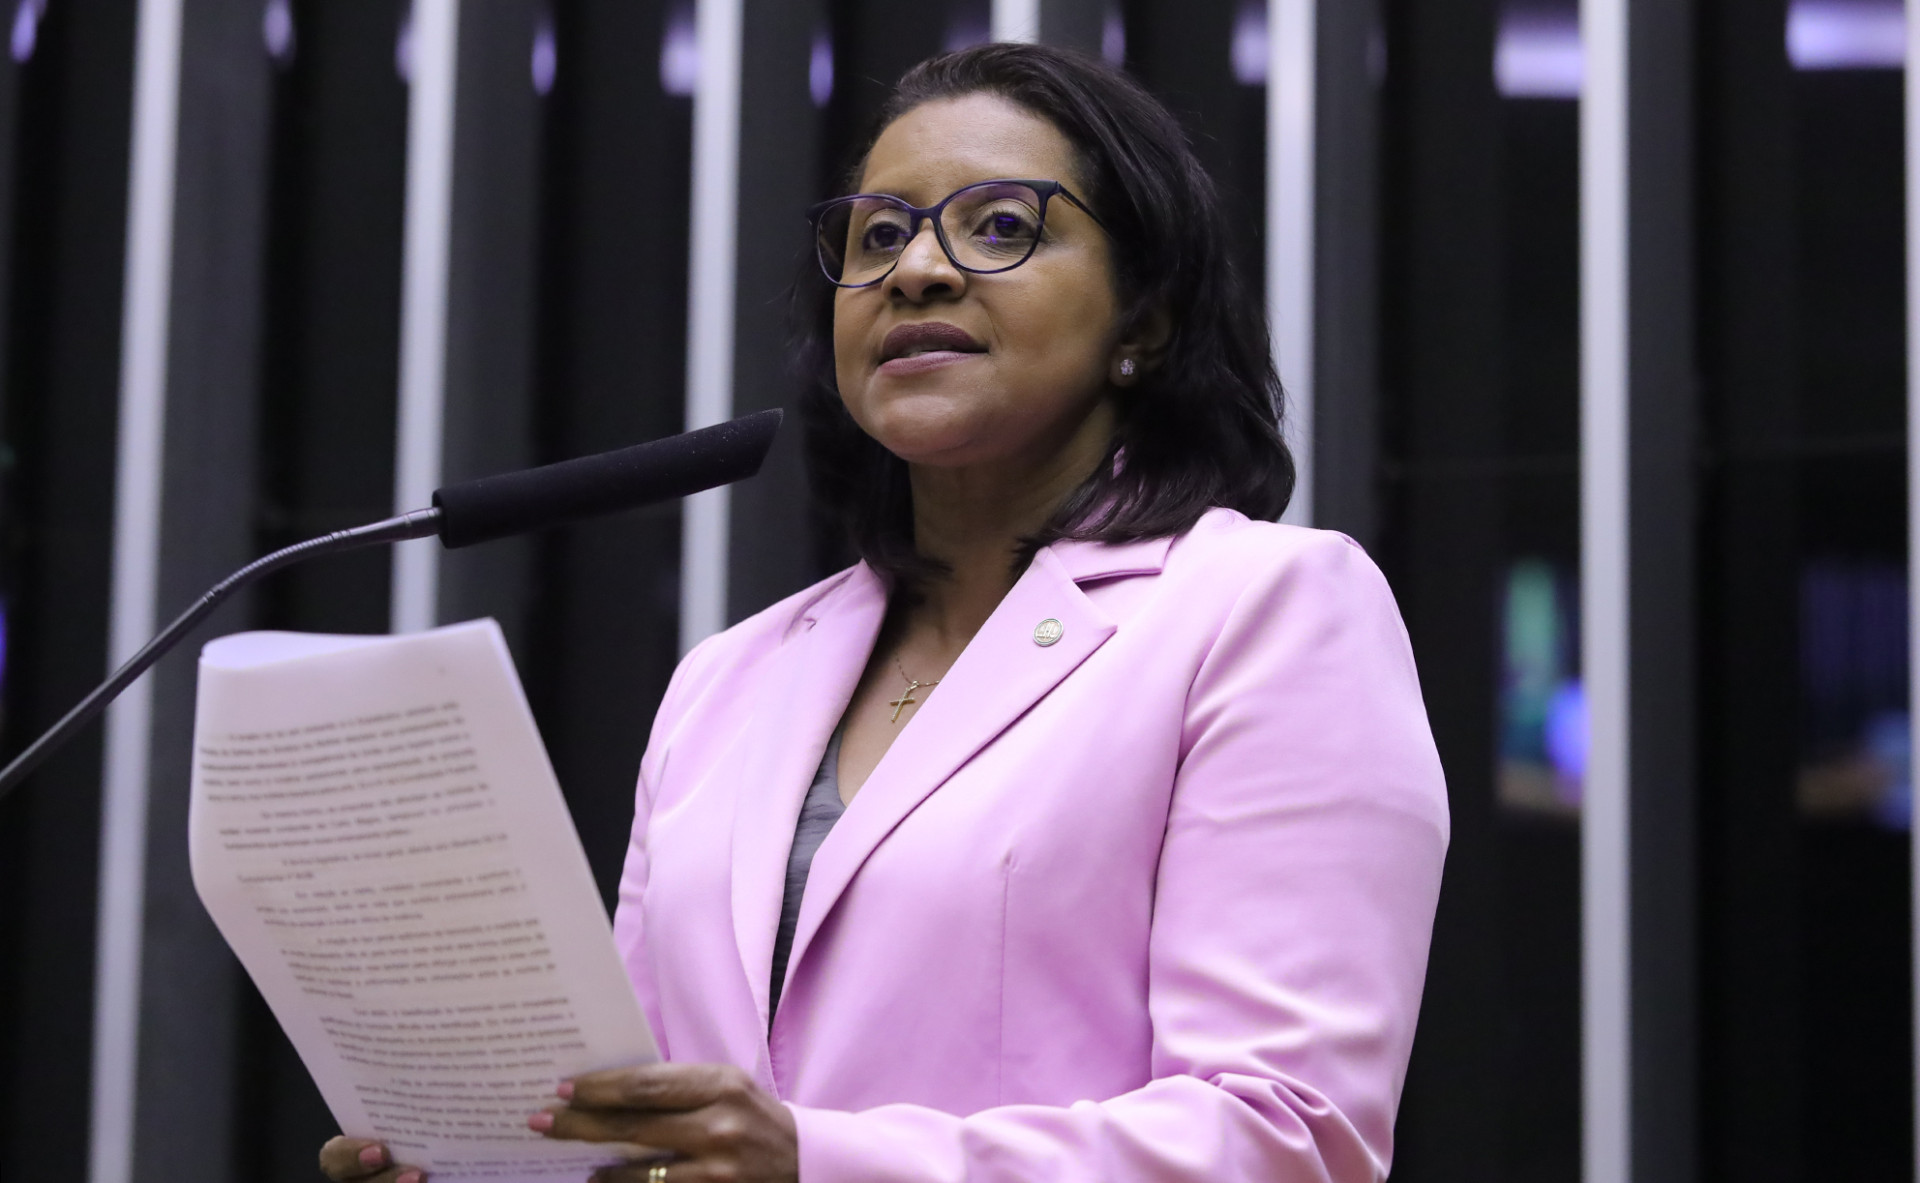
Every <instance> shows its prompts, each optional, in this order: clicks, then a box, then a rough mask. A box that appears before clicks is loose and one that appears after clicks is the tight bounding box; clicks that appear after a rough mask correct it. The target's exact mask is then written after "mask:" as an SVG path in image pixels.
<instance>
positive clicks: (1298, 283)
mask: <svg viewBox="0 0 1920 1183" xmlns="http://www.w3.org/2000/svg"><path fill="white" fill-rule="evenodd" d="M1317 7H1318V5H1317V4H1316V2H1315V0H1269V3H1268V5H1267V14H1268V15H1267V28H1268V30H1269V34H1268V45H1269V49H1268V58H1267V61H1268V65H1267V318H1268V320H1269V322H1270V323H1271V325H1272V333H1273V354H1274V363H1275V365H1276V366H1277V367H1278V368H1279V371H1280V381H1281V383H1282V384H1283V385H1284V386H1285V387H1286V390H1287V422H1286V427H1287V443H1288V445H1289V446H1291V447H1292V449H1293V462H1294V465H1295V469H1296V472H1297V474H1298V481H1299V483H1298V484H1296V485H1295V486H1294V491H1293V501H1292V503H1291V504H1289V505H1288V506H1287V512H1286V514H1285V515H1284V516H1283V518H1282V520H1283V521H1287V522H1291V523H1293V524H1294V525H1299V526H1310V525H1313V523H1314V506H1313V500H1314V498H1313V490H1314V464H1313V451H1314V447H1313V446H1314V430H1313V405H1314V403H1313V389H1314V349H1313V343H1314V336H1315V331H1314V329H1315V320H1314V301H1313V293H1314V249H1313V248H1314V192H1315V188H1314V186H1315V170H1314V156H1315V140H1314V130H1315V127H1316V120H1315V116H1316V112H1317V106H1318V104H1317V103H1316V101H1315V96H1316V93H1317V90H1318V80H1317V64H1318V61H1319V53H1318V39H1317V36H1316V28H1315V26H1316V16H1315V9H1316V8H1317Z"/></svg>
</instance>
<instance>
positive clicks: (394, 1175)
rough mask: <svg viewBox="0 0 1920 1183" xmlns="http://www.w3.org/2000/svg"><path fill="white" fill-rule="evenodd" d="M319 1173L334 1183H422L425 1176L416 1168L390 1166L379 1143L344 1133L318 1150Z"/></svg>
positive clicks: (390, 1162) (383, 1147)
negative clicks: (335, 1182)
mask: <svg viewBox="0 0 1920 1183" xmlns="http://www.w3.org/2000/svg"><path fill="white" fill-rule="evenodd" d="M320 1171H321V1173H322V1174H324V1175H326V1177H327V1178H329V1179H333V1180H336V1181H338V1183H425V1180H426V1177H427V1176H426V1172H424V1171H422V1170H420V1169H419V1168H417V1167H410V1166H406V1165H404V1164H396V1163H394V1162H393V1161H392V1160H391V1159H390V1158H389V1157H388V1156H387V1148H386V1147H385V1146H382V1145H381V1144H380V1143H378V1142H371V1141H368V1140H367V1139H365V1138H349V1137H347V1136H346V1135H344V1134H341V1135H339V1136H337V1137H333V1138H329V1139H328V1140H327V1144H326V1145H325V1146H322V1147H321V1148H320Z"/></svg>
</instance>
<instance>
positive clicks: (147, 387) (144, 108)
mask: <svg viewBox="0 0 1920 1183" xmlns="http://www.w3.org/2000/svg"><path fill="white" fill-rule="evenodd" d="M139 20H140V23H139V34H138V38H139V40H138V49H137V54H136V58H135V67H134V115H133V149H132V164H131V176H130V178H129V190H128V198H127V263H126V268H127V272H126V274H127V278H126V288H125V292H124V296H123V299H124V301H125V302H124V305H123V310H122V313H121V382H120V416H119V424H120V427H119V430H120V437H119V461H118V464H117V466H116V469H115V473H114V488H115V504H114V543H113V616H112V620H111V623H110V626H109V640H108V651H109V665H113V664H118V663H119V662H121V661H123V660H125V659H126V658H127V657H129V656H131V655H132V654H133V652H134V650H136V649H138V648H139V647H140V646H141V645H142V644H144V643H145V642H146V639H147V638H148V637H149V636H151V635H152V634H153V632H154V617H155V615H156V605H155V599H156V597H157V594H158V580H159V563H160V486H161V466H162V458H163V450H164V447H165V434H164V433H165V423H166V381H167V337H168V327H169V325H168V284H169V282H170V280H171V277H172V274H171V273H172V262H173V260H172V255H173V197H174V163H175V160H174V140H175V134H176V132H177V122H176V114H177V109H178V102H179V94H180V21H181V3H180V0H142V2H141V5H140V18H139ZM152 703H153V679H152V678H151V677H147V678H143V679H142V680H141V681H140V682H138V683H136V684H135V685H134V686H132V687H131V688H129V690H128V691H127V693H126V694H124V695H123V696H122V697H121V698H120V700H119V702H117V703H115V704H114V706H113V707H112V708H111V709H110V710H109V712H108V715H107V746H106V758H105V772H104V794H105V801H104V806H103V815H102V819H101V861H100V875H101V880H100V921H99V933H98V945H97V948H98V955H97V962H96V964H97V969H96V971H95V972H96V981H95V991H94V997H95V1003H94V1006H95V1012H94V1046H93V1081H94V1092H93V1115H92V1131H91V1136H90V1146H91V1155H90V1159H89V1164H88V1166H89V1177H90V1178H91V1179H93V1180H94V1181H95V1183H123V1181H125V1180H129V1179H131V1178H132V1177H133V1166H134V1163H133V1134H134V1105H135V1081H136V1079H137V1076H136V1074H137V1071H138V1053H139V1014H140V958H141V947H140V938H141V929H142V919H143V911H144V891H143V889H144V880H145V871H146V842H147V835H146V824H147V776H148V759H149V754H150V752H149V744H150V742H151V735H152V730H151V726H152Z"/></svg>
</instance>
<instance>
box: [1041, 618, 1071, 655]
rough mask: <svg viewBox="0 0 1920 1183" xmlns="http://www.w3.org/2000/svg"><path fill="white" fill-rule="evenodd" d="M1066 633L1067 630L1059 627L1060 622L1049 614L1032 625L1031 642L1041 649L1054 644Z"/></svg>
mask: <svg viewBox="0 0 1920 1183" xmlns="http://www.w3.org/2000/svg"><path fill="white" fill-rule="evenodd" d="M1066 635H1067V630H1066V629H1064V628H1062V627H1060V622H1059V621H1057V620H1055V619H1054V618H1053V617H1051V616H1049V617H1047V618H1046V619H1045V620H1043V621H1041V622H1040V623H1039V624H1036V625H1034V626H1033V643H1034V644H1036V645H1038V646H1040V647H1041V648H1042V649H1044V648H1046V647H1047V646H1048V645H1052V644H1054V643H1055V642H1057V641H1059V640H1060V638H1061V637H1064V636H1066Z"/></svg>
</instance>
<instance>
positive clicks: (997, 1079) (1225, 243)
mask: <svg viewBox="0 0 1920 1183" xmlns="http://www.w3.org/2000/svg"><path fill="white" fill-rule="evenodd" d="M880 126H881V130H880V131H879V133H878V134H877V136H876V137H875V139H874V140H873V141H872V143H871V144H870V146H869V149H868V151H867V152H865V153H864V155H863V156H862V158H861V162H860V165H859V167H858V169H857V170H856V172H855V175H854V177H853V179H852V184H851V185H850V186H849V188H850V191H852V192H854V193H856V194H859V195H864V196H856V197H854V198H850V199H843V200H840V201H837V202H830V203H827V204H826V205H825V206H823V207H821V208H820V209H818V210H816V211H815V217H816V223H817V229H818V231H819V238H820V256H821V263H822V267H823V269H825V270H826V272H827V274H828V277H829V279H830V280H832V283H833V286H832V287H831V288H829V287H828V285H826V284H822V285H821V287H822V289H823V290H831V292H832V297H831V304H830V307H828V308H826V309H824V310H823V318H824V319H823V322H822V324H821V326H820V327H819V329H818V330H817V331H816V334H815V339H814V346H815V349H814V352H815V354H816V356H817V357H819V358H820V359H821V360H822V366H823V372H822V373H821V375H820V381H819V383H818V384H817V385H818V389H817V390H816V391H815V392H814V394H813V395H812V396H811V399H812V401H811V404H810V406H809V408H808V411H809V429H810V436H809V446H810V450H811V451H812V453H813V456H812V459H813V461H814V471H815V475H816V478H817V479H818V482H819V486H820V490H819V491H820V492H821V494H822V496H823V499H824V500H825V502H826V503H827V505H828V506H829V507H830V508H832V509H833V510H834V511H836V512H837V513H838V514H839V515H840V516H841V518H842V520H843V521H845V522H846V524H847V525H848V528H849V531H850V535H851V537H852V540H853V542H854V545H855V547H856V548H857V550H858V551H859V553H860V554H861V556H862V558H863V562H862V563H860V564H859V565H857V566H855V567H853V568H851V569H849V570H847V571H843V572H841V573H840V574H838V575H836V576H834V577H832V578H831V579H828V580H826V581H824V582H823V583H820V584H818V585H816V586H815V587H812V588H809V589H808V590H806V591H804V592H802V593H800V594H799V595H796V596H794V597H792V598H790V599H788V600H785V601H783V602H781V603H779V604H776V605H774V606H773V607H772V608H769V609H767V610H766V611H764V612H762V613H760V614H759V615H757V616H755V617H753V618H751V619H749V620H747V621H744V622H743V623H741V624H739V625H737V626H735V627H734V628H732V629H729V630H728V631H727V632H725V633H723V634H721V635H719V636H717V637H714V638H712V639H710V640H708V641H706V642H705V643H703V644H702V645H700V646H699V647H698V648H696V649H695V650H694V651H693V652H692V653H691V654H689V655H688V656H687V658H686V660H685V661H683V662H682V663H681V666H680V668H679V670H678V671H677V672H676V674H675V675H674V679H673V683H672V685H671V687H670V688H669V689H668V691H667V694H666V698H665V700H664V701H663V703H662V704H661V708H660V711H659V714H658V716H657V718H656V721H655V724H654V729H653V734H652V739H651V742H650V744H649V747H648V751H647V754H646V757H645V760H644V762H643V764H642V767H641V777H640V791H639V800H638V806H637V809H636V816H635V822H634V829H633V840H632V846H631V849H630V853H629V857H628V862H627V868H626V873H625V877H624V879H623V881H622V884H621V899H620V908H619V913H618V915H617V917H616V921H615V931H616V935H617V937H618V939H619V942H620V946H621V950H622V953H623V955H624V956H625V958H626V962H627V966H628V970H629V973H630V975H631V977H632V979H633V984H634V988H635V990H636V991H637V992H638V994H639V997H640V999H641V1000H642V1002H643V1004H644V1006H645V1008H646V1011H647V1014H648V1016H649V1018H650V1020H651V1022H652V1025H653V1029H654V1031H655V1033H656V1034H657V1036H658V1038H659V1042H660V1046H661V1048H662V1051H663V1052H664V1054H665V1055H666V1056H668V1057H669V1059H670V1061H671V1062H669V1063H664V1064H659V1065H653V1066H649V1067H643V1068H632V1069H622V1070H615V1071H610V1072H603V1073H596V1074H592V1075H590V1076H585V1077H581V1078H578V1079H575V1080H573V1081H569V1082H563V1083H562V1084H561V1086H560V1097H561V1099H560V1101H559V1102H558V1103H556V1104H555V1105H554V1106H553V1107H552V1108H551V1109H550V1110H548V1111H547V1112H544V1113H541V1114H537V1115H534V1116H533V1117H532V1119H531V1124H532V1125H533V1127H534V1128H535V1129H538V1130H542V1131H544V1132H545V1133H547V1134H548V1135H549V1136H552V1137H556V1138H574V1139H587V1140H595V1141H623V1142H638V1143H642V1144H645V1145H649V1146H656V1147H660V1148H661V1149H662V1150H663V1151H665V1152H669V1153H670V1154H671V1157H670V1158H663V1159H661V1160H658V1161H655V1162H651V1163H646V1164H636V1165H634V1166H630V1167H623V1168H619V1169H616V1170H610V1171H606V1172H602V1176H603V1177H605V1178H607V1179H634V1180H640V1179H645V1180H650V1181H655V1183H657V1181H658V1180H662V1179H664V1180H667V1181H669V1183H692V1181H695V1180H702V1179H731V1180H742V1181H746V1180H756V1181H757V1180H768V1181H773V1180H787V1181H791V1180H794V1179H796V1178H799V1179H803V1180H805V1181H806V1183H831V1181H836V1180H898V1181H900V1183H936V1181H939V1183H945V1181H948V1180H952V1181H958V1180H962V1179H967V1180H1000V1179H1006V1180H1015V1179H1019V1180H1028V1179H1049V1180H1088V1181H1092V1180H1136V1179H1137V1180H1149V1179H1151V1180H1164V1179H1193V1180H1209V1181H1217V1180H1256V1179H1257V1180H1296V1179H1297V1180H1361V1179H1379V1178H1382V1177H1384V1175H1385V1174H1386V1171H1387V1166H1388V1162H1389V1158H1390V1151H1391V1142H1392V1124H1393V1115H1394V1109H1395V1106H1396V1104H1397V1102H1398V1099H1399V1092H1400V1086H1401V1082H1402V1080H1403V1078H1404V1074H1405V1068H1406V1061H1407V1056H1408V1052H1409V1049H1410V1046H1411V1042H1412V1037H1413V1029H1414V1020H1415V1017H1416V1014H1417V1011H1418V1006H1419V996H1420V989H1421V984H1422V979H1423V977H1424V973H1425V962H1426V951H1427V940H1428V934H1429V929H1430V925H1431V922H1432V915H1433V908H1434V903H1435V898H1436V895H1437V892H1438V889H1439V883H1440V870H1441V862H1442V857H1443V854H1444V850H1445V846H1446V835H1447V820H1446V809H1445V801H1444V789H1443V786H1442V782H1441V773H1440V768H1439V765H1438V762H1437V760H1436V758H1435V755H1434V751H1433V745H1432V740H1431V737H1430V735H1429V732H1428V728H1427V723H1426V718H1425V714H1424V710H1423V708H1422V705H1421V701H1420V694H1419V688H1418V684H1417V681H1416V677H1415V673H1414V669H1413V663H1412V659H1411V655H1410V653H1409V651H1408V647H1407V643H1406V637H1405V633H1404V630H1403V629H1402V626H1401V624H1400V620H1399V617H1398V614H1397V612H1396V610H1395V608H1394V605H1393V602H1392V599H1391V596H1390V595H1389V593H1388V591H1387V588H1386V586H1385V584H1384V581H1383V580H1382V579H1381V577H1380V575H1379V573H1378V572H1377V571H1376V569H1375V568H1374V567H1373V565H1372V564H1371V563H1370V562H1369V561H1368V560H1367V558H1366V557H1365V555H1364V554H1363V553H1362V552H1361V551H1360V550H1359V548H1358V547H1356V546H1354V545H1353V544H1352V543H1351V542H1349V541H1347V540H1346V539H1344V538H1343V537H1341V536H1339V535H1336V534H1330V533H1324V532H1317V531H1311V530H1302V529H1295V528H1291V527H1285V526H1279V525H1274V524H1271V523H1270V522H1268V521H1265V520H1261V519H1269V518H1272V517H1275V516H1277V515H1278V513H1279V511H1280V510H1281V509H1282V508H1283V507H1284V505H1285V503H1286V500H1287V497H1288V495H1289V493H1290V491H1291V487H1292V481H1293V471H1292V464H1291V461H1290V460H1289V458H1288V456H1287V452H1286V448H1285V445H1284V444H1283V443H1282V442H1281V437H1280V433H1279V425H1278V414H1277V410H1276V398H1275V396H1276V394H1277V391H1278V383H1277V381H1276V379H1275V377H1274V374H1273V369H1272V366H1271V363H1270V362H1269V360H1268V352H1267V339H1266V332H1265V327H1264V324H1263V322H1262V320H1261V319H1260V315H1259V312H1258V308H1257V302H1256V301H1255V300H1253V299H1252V298H1251V297H1250V296H1249V294H1248V293H1247V291H1246V290H1245V287H1244V286H1243V284H1242V282H1241V280H1240V279H1239V277H1238V275H1237V272H1236V270H1235V268H1234V265H1233V256H1234V255H1235V254H1239V253H1242V252H1244V250H1245V247H1244V244H1236V243H1232V242H1231V241H1230V240H1229V238H1228V236H1227V233H1226V231H1225V228H1224V223H1223V220H1222V217H1221V213H1220V207H1219V202H1218V199H1217V197H1216V195H1215V192H1214V189H1213V187H1212V185H1211V184H1210V182H1209V181H1208V179H1207V177H1206V176H1205V174H1204V173H1203V172H1202V170H1201V169H1200V167H1199V166H1198V164H1197V163H1196V162H1195V160H1194V158H1193V156H1192V154H1191V152H1190V151H1189V149H1188V148H1187V147H1186V144H1185V140H1184V138H1183V136H1182V134H1181V132H1180V131H1179V128H1178V126H1177V124H1176V123H1175V122H1174V121H1173V120H1172V118H1171V117H1170V116H1169V115H1168V114H1167V112H1166V111H1165V110H1164V109H1163V108H1162V107H1161V106H1159V104H1158V103H1156V102H1155V101H1154V100H1153V99H1152V98H1150V97H1149V96H1148V95H1147V94H1146V93H1145V92H1144V91H1142V90H1141V89H1139V88H1138V87H1137V86H1135V85H1134V84H1132V83H1131V82H1129V81H1128V80H1127V79H1126V78H1125V77H1124V76H1123V75H1122V74H1120V73H1119V72H1117V71H1114V70H1111V69H1108V68H1107V67H1105V66H1103V65H1101V64H1099V63H1096V62H1093V61H1090V60H1087V59H1084V58H1080V57H1077V56H1072V55H1067V54H1063V53H1059V52H1056V51H1052V50H1047V49H1043V48H1037V47H1032V46H1014V45H994V46H986V47H981V48H977V49H972V50H966V51H963V52H960V53H956V54H950V55H946V56H943V57H939V58H935V59H933V60H931V61H929V62H926V63H924V64H922V65H921V66H919V67H917V68H916V69H915V70H914V71H912V72H911V73H910V74H909V75H908V76H907V77H906V78H905V79H903V80H902V81H901V83H900V86H899V88H898V90H897V92H896V94H895V95H894V97H893V99H892V101H891V103H890V105H889V106H888V107H887V109H886V111H885V112H884V113H883V118H882V120H881V124H880ZM828 340H830V342H831V348H830V350H828V349H826V348H824V347H823V346H824V345H825V342H826V341H828ZM843 808H844V816H841V812H842V809H843ZM362 1156H364V1159H363V1157H362ZM324 1158H325V1161H326V1163H327V1165H328V1166H329V1168H330V1173H331V1174H332V1175H333V1177H334V1178H337V1179H347V1178H356V1177H372V1178H389V1177H398V1178H402V1179H404V1178H406V1175H405V1174H402V1173H401V1168H397V1167H386V1164H385V1156H384V1151H383V1150H382V1149H381V1148H380V1147H378V1146H368V1145H366V1144H364V1143H359V1142H354V1141H351V1140H348V1139H336V1140H335V1141H334V1142H333V1143H329V1145H328V1149H327V1152H326V1154H325V1156H324ZM363 1163H364V1165H363ZM382 1167H385V1169H384V1170H382V1169H379V1168H382Z"/></svg>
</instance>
